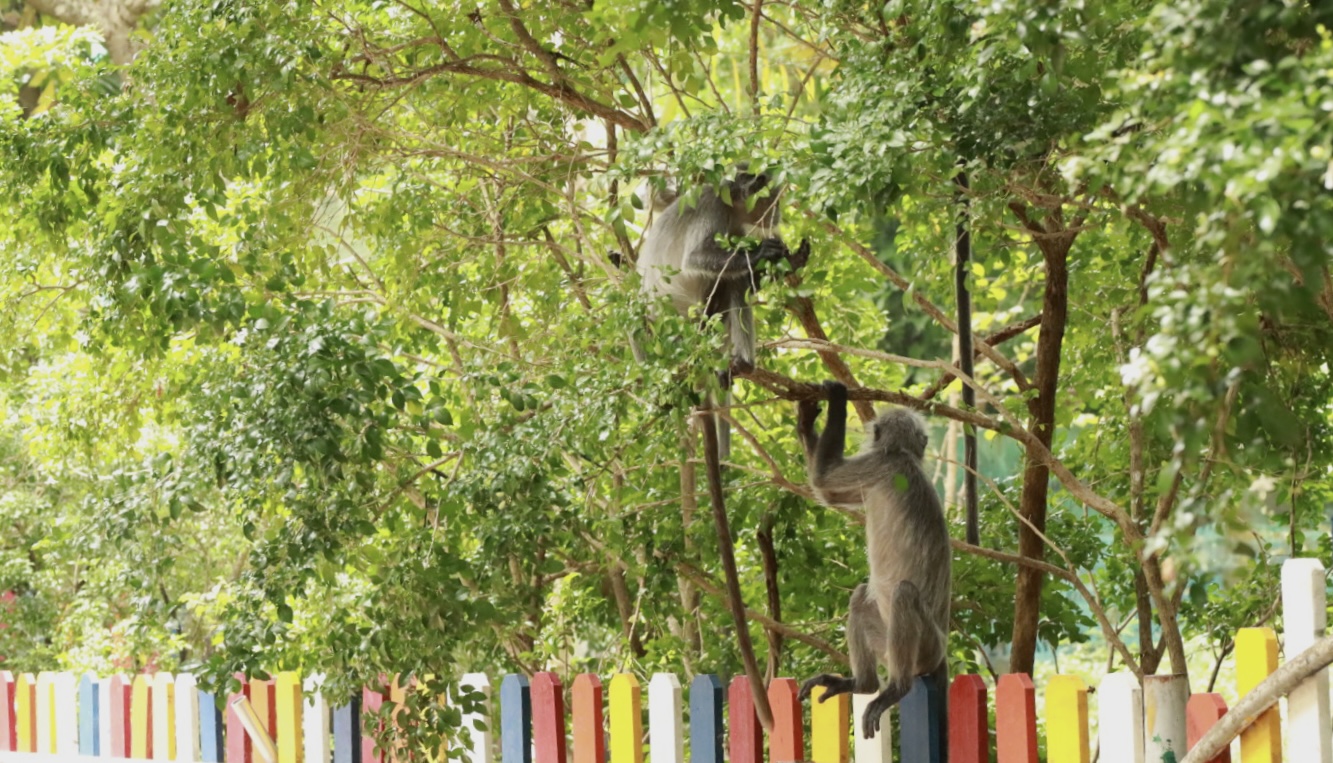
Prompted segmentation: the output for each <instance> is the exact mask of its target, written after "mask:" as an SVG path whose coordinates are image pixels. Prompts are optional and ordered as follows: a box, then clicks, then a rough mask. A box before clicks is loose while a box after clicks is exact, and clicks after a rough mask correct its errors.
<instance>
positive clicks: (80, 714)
mask: <svg viewBox="0 0 1333 763" xmlns="http://www.w3.org/2000/svg"><path fill="white" fill-rule="evenodd" d="M1282 585H1283V610H1284V616H1285V623H1286V649H1287V656H1288V657H1289V658H1290V657H1293V656H1295V655H1296V654H1299V652H1300V651H1301V650H1302V649H1304V648H1305V647H1306V646H1309V645H1310V644H1312V643H1313V642H1314V641H1315V639H1317V638H1319V637H1320V636H1321V635H1323V632H1324V627H1325V582H1324V569H1323V566H1322V565H1320V564H1319V562H1317V561H1315V560H1311V559H1296V560H1291V561H1289V562H1287V564H1286V566H1284V568H1283V571H1282ZM1236 642H1237V646H1236V675H1237V683H1238V687H1237V688H1238V692H1239V693H1240V694H1242V695H1243V694H1244V693H1245V692H1247V691H1249V690H1250V689H1252V688H1253V687H1254V686H1255V685H1257V684H1258V683H1259V682H1260V681H1262V680H1263V679H1264V678H1265V677H1266V676H1268V675H1269V674H1270V673H1272V672H1273V671H1274V670H1275V669H1276V668H1277V640H1276V635H1275V634H1274V633H1273V631H1271V630H1269V629H1267V628H1246V629H1243V630H1242V631H1241V632H1240V633H1239V634H1238V637H1237V640H1236ZM461 683H462V685H464V686H471V687H473V688H474V689H476V690H479V691H480V692H482V693H483V694H484V695H485V696H486V697H487V699H488V703H487V704H488V705H489V700H490V698H491V689H492V687H491V683H490V681H489V680H488V679H487V677H486V676H485V675H482V674H479V673H471V674H467V675H465V676H464V677H463V679H462V682H461ZM797 686H798V684H797V682H796V681H795V680H793V679H790V678H780V679H777V680H775V681H774V682H773V683H772V684H771V685H770V686H769V687H768V699H769V703H770V705H771V706H772V708H773V713H774V728H773V730H772V732H771V733H769V734H768V735H767V738H765V735H764V732H763V729H762V728H761V727H760V724H759V721H758V718H757V716H756V715H755V711H754V701H753V697H752V695H751V694H750V684H749V682H748V681H747V680H746V679H745V678H744V677H737V678H735V679H733V680H732V681H731V683H730V684H729V685H727V686H726V687H725V688H724V686H723V683H722V681H721V680H720V679H719V678H718V677H717V676H713V675H702V676H696V677H695V678H694V679H693V680H692V681H691V682H690V684H689V687H688V702H689V718H690V723H689V725H688V729H687V728H686V724H685V723H684V704H683V703H684V701H685V696H684V695H685V692H684V691H683V689H682V686H681V684H680V681H679V680H678V679H677V677H676V676H675V675H672V674H668V673H659V674H656V675H654V676H653V677H652V678H651V680H649V681H648V685H647V704H648V707H647V711H648V714H647V719H648V735H647V746H646V749H645V745H644V734H643V731H644V728H643V719H644V713H643V710H644V708H643V703H644V691H643V688H644V687H643V686H642V685H641V684H640V682H639V680H638V679H637V678H635V677H634V676H633V675H629V674H619V675H616V676H614V677H612V678H611V679H610V684H609V686H608V687H606V688H605V689H604V687H603V684H602V682H601V680H600V679H599V678H598V677H597V676H595V675H590V674H584V675H580V676H577V677H576V678H575V679H574V680H573V683H572V685H571V686H570V687H569V690H568V691H566V689H565V687H564V686H563V685H562V683H561V681H560V678H559V677H557V676H556V675H555V674H554V673H538V674H536V675H535V676H532V678H531V679H528V678H526V677H524V676H521V675H512V674H511V675H507V676H504V677H503V678H502V679H501V681H500V684H499V690H498V694H499V714H498V716H496V717H498V720H499V722H498V724H497V725H496V727H497V728H498V731H499V744H498V747H499V758H500V761H502V763H644V760H645V753H647V755H648V756H649V757H650V759H651V763H684V761H685V755H686V749H687V745H686V741H687V738H688V750H689V756H690V760H691V761H692V763H724V761H730V763H764V760H765V757H767V760H768V761H769V763H789V762H790V761H806V760H808V761H813V763H849V761H851V760H852V759H854V760H855V761H856V763H889V762H890V761H892V760H893V759H894V755H893V751H894V745H893V740H892V739H891V733H890V728H891V727H890V724H889V723H888V722H887V719H886V722H885V723H884V724H883V725H882V727H881V732H880V734H879V735H878V736H877V737H876V738H874V739H870V740H867V739H864V738H863V737H862V736H861V735H860V733H859V728H860V725H859V723H858V722H857V721H858V719H859V718H860V716H861V714H862V713H863V712H864V708H865V705H866V703H867V702H868V701H869V699H870V697H869V695H854V696H852V697H850V698H849V697H848V696H846V695H843V696H839V697H835V698H832V699H831V700H829V701H828V702H824V703H819V702H811V703H810V719H809V724H808V726H807V724H806V723H805V722H804V717H803V707H802V706H801V704H800V703H799V702H797V700H796V693H797ZM408 690H409V689H404V688H402V687H399V686H397V685H394V686H392V687H391V688H390V689H388V693H389V696H388V699H389V700H390V701H394V702H398V701H401V700H402V699H403V697H404V696H405V695H404V692H405V691H408ZM1186 693H1187V690H1186V687H1185V684H1184V679H1183V677H1172V676H1154V677H1151V678H1150V679H1149V680H1147V681H1145V682H1144V684H1143V685H1142V686H1140V684H1139V682H1138V681H1137V680H1136V679H1135V678H1134V677H1133V676H1132V675H1130V674H1127V673H1117V674H1111V675H1108V676H1106V678H1105V679H1104V680H1103V681H1102V683H1101V686H1100V688H1099V689H1098V691H1097V697H1098V706H1099V718H1098V720H1099V724H1098V728H1099V735H1100V739H1099V743H1100V760H1101V761H1107V762H1114V763H1119V762H1120V761H1126V762H1130V763H1145V761H1146V762H1148V763H1157V762H1158V761H1161V760H1163V759H1164V756H1165V755H1166V754H1167V753H1168V751H1169V753H1170V754H1171V755H1173V756H1174V759H1175V760H1179V759H1180V758H1181V757H1182V756H1183V754H1184V752H1185V751H1186V750H1187V749H1188V748H1189V747H1192V746H1193V745H1194V744H1195V742H1196V741H1197V740H1198V739H1199V737H1201V736H1202V735H1203V733H1204V732H1206V731H1207V730H1208V729H1209V728H1210V727H1211V726H1212V725H1213V724H1214V723H1216V722H1217V721H1218V720H1219V719H1220V718H1221V716H1222V715H1223V714H1224V713H1225V712H1226V703H1225V702H1224V701H1223V700H1222V698H1221V697H1220V696H1219V695H1217V694H1195V695H1193V696H1192V697H1187V696H1186ZM988 695H989V692H988V689H987V685H986V683H985V682H984V681H983V680H982V679H981V678H980V677H978V676H974V675H964V676H958V677H957V678H955V679H954V681H953V683H952V684H951V685H950V686H949V687H948V688H947V691H946V690H945V688H944V687H935V686H933V685H932V684H931V682H930V681H929V679H920V680H918V681H917V683H916V685H915V687H914V688H913V690H912V692H911V693H910V694H909V695H908V696H907V697H906V698H905V699H904V700H903V702H902V703H901V705H900V706H899V707H898V708H897V709H896V710H895V711H894V712H896V713H898V716H899V728H900V733H899V739H898V740H897V742H898V744H897V750H898V759H899V760H900V761H902V763H943V761H942V760H941V757H940V749H939V748H940V741H941V735H940V733H939V729H940V725H941V724H940V722H941V720H942V718H943V716H944V714H945V713H946V712H947V713H948V718H949V723H948V735H949V761H950V763H986V762H987V761H990V760H991V759H992V757H991V754H992V751H994V753H995V760H996V761H998V763H1037V760H1038V748H1039V745H1038V742H1039V736H1038V733H1039V726H1042V725H1044V727H1045V732H1046V760H1047V761H1048V763H1088V761H1089V760H1090V757H1091V756H1090V753H1091V746H1092V740H1091V739H1090V738H1089V733H1088V729H1089V723H1088V720H1089V717H1088V687H1087V686H1086V685H1085V684H1084V683H1083V681H1082V680H1081V679H1079V678H1077V677H1074V676H1056V677H1055V678H1053V679H1052V680H1051V681H1050V683H1049V684H1048V685H1047V686H1046V688H1045V713H1044V715H1045V717H1044V719H1039V718H1038V717H1037V712H1036V687H1035V686H1034V685H1033V682H1032V680H1031V679H1030V678H1029V677H1028V676H1026V675H1022V674H1011V675H1006V676H1003V677H1001V678H1000V680H999V682H998V684H997V685H996V688H995V703H994V718H995V727H994V729H993V731H992V729H991V728H990V726H989V718H990V709H991V708H990V704H989V696H988ZM242 697H244V699H245V701H244V702H242V701H240V699H241V698H242ZM226 699H227V701H226V702H225V703H223V705H224V706H225V711H224V710H220V709H219V703H218V702H216V698H215V697H214V696H213V695H212V694H210V693H208V692H206V691H204V690H203V689H201V688H199V687H198V686H197V685H196V682H195V679H194V678H193V677H192V676H190V675H186V674H182V675H175V676H173V675H171V674H169V673H156V674H153V675H139V676H134V677H132V678H131V677H128V676H124V675H114V676H110V677H106V678H98V677H96V676H93V675H84V676H82V677H77V678H76V677H75V676H74V675H72V674H69V673H41V674H39V675H36V676H33V675H32V674H21V675H18V676H14V675H12V674H10V673H8V672H0V709H2V710H3V711H4V712H3V713H0V760H4V761H10V760H12V761H14V763H75V761H77V760H79V759H81V758H86V757H103V758H108V757H109V758H129V759H135V760H142V761H150V760H151V761H181V762H182V763H211V762H214V761H216V762H217V763H224V762H225V763H397V762H398V761H405V760H407V759H409V758H411V759H414V760H421V759H425V758H429V757H433V756H431V755H425V756H416V755H409V754H407V752H406V751H404V750H394V751H392V752H391V753H390V754H388V755H386V754H385V753H384V752H383V751H381V750H379V749H377V748H376V746H375V741H374V739H373V738H372V737H371V736H369V735H364V734H363V733H362V715H363V714H366V713H374V712H376V711H378V710H379V709H380V708H381V707H382V705H383V703H384V701H385V699H386V696H385V694H383V693H381V692H378V691H372V690H370V689H366V690H363V691H362V692H361V693H360V694H359V695H358V696H356V697H353V698H351V699H350V701H344V702H341V703H339V704H338V705H337V706H336V707H332V708H330V706H329V705H328V703H327V702H326V699H325V697H324V696H323V694H322V692H321V691H320V680H319V678H318V677H310V678H306V679H305V680H304V681H302V680H301V678H300V677H299V676H297V675H296V674H295V673H279V674H277V675H276V676H274V678H273V679H271V680H262V681H261V680H249V681H245V682H243V690H242V691H241V692H239V693H237V694H233V695H231V696H230V697H228V698H226ZM567 699H568V704H569V712H568V714H567V713H566V700H567ZM567 715H568V725H567V717H566V716H567ZM724 717H725V719H726V721H725V723H724V720H723V719H724ZM1287 717H1288V727H1287V729H1286V734H1287V735H1288V740H1287V748H1288V750H1289V751H1291V752H1292V755H1293V757H1292V760H1295V761H1302V762H1304V761H1314V762H1316V763H1333V751H1331V750H1330V741H1331V737H1330V721H1329V686H1328V676H1327V671H1321V672H1320V674H1319V675H1317V676H1315V677H1313V678H1311V679H1309V680H1308V681H1307V682H1306V683H1305V684H1303V685H1302V686H1301V687H1300V688H1299V689H1298V690H1296V691H1294V692H1292V694H1291V695H1290V696H1289V697H1288V698H1287ZM481 720H483V719H481V718H479V717H468V718H465V719H464V726H465V727H467V728H471V729H473V731H472V737H471V747H470V748H469V749H468V751H467V759H468V763H492V761H493V760H494V755H495V749H494V748H495V747H496V745H495V744H494V739H493V737H492V732H491V731H490V728H491V727H490V726H489V725H487V724H486V723H479V722H478V721H481ZM247 723H249V724H250V725H251V729H252V730H250V731H247V729H246V724H247ZM255 728H258V729H262V731H255V730H254V729H255ZM807 728H808V729H809V744H808V745H807V744H806V739H805V731H806V729H807ZM853 729H856V730H858V733H855V734H853V733H852V730H853ZM687 734H688V737H687V736H686V735H687ZM1282 734H1283V730H1282V729H1281V728H1280V722H1279V715H1278V711H1277V708H1273V709H1271V710H1269V711H1267V712H1265V713H1264V714H1262V715H1261V716H1260V717H1259V718H1257V719H1256V720H1255V721H1254V722H1253V723H1252V724H1251V725H1250V726H1249V727H1248V729H1247V730H1246V731H1245V732H1244V733H1243V734H1242V736H1241V741H1240V749H1241V760H1240V763H1277V761H1279V760H1281V755H1282V749H1283V744H1282ZM270 744H271V746H270ZM386 759H387V760H386ZM1165 759H1172V758H1165ZM1214 760H1216V761H1227V762H1228V763H1229V761H1230V756H1229V753H1226V752H1224V753H1223V754H1221V755H1220V756H1219V757H1218V758H1215V759H1214Z"/></svg>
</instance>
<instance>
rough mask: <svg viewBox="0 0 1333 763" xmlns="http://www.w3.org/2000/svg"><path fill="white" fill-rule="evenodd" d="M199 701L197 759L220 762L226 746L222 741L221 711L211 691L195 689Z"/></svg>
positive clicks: (207, 762)
mask: <svg viewBox="0 0 1333 763" xmlns="http://www.w3.org/2000/svg"><path fill="white" fill-rule="evenodd" d="M195 691H196V692H198V695H197V696H198V703H199V760H201V761H203V763H222V759H223V758H224V757H226V751H227V748H226V746H224V745H223V743H222V711H221V710H219V709H218V701H217V697H215V696H213V692H211V691H204V690H203V689H195Z"/></svg>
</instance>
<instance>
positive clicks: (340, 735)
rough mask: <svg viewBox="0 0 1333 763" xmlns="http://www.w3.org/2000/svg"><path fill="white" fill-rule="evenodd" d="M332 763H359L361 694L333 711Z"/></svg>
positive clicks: (357, 694) (354, 695) (358, 693)
mask: <svg viewBox="0 0 1333 763" xmlns="http://www.w3.org/2000/svg"><path fill="white" fill-rule="evenodd" d="M333 763H361V692H357V693H356V694H353V695H352V698H351V700H350V701H349V702H348V703H347V704H345V705H342V706H341V707H335V708H334V709H333Z"/></svg>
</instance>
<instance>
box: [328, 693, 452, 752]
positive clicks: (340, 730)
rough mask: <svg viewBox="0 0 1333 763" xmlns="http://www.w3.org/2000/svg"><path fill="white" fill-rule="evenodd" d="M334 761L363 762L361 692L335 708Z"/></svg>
mask: <svg viewBox="0 0 1333 763" xmlns="http://www.w3.org/2000/svg"><path fill="white" fill-rule="evenodd" d="M464 722H466V719H464ZM333 763H361V694H360V692H358V693H356V694H353V695H352V696H351V697H349V698H348V699H347V703H346V704H344V705H339V706H338V707H336V708H334V709H333ZM473 763H477V762H476V761H474V762H473Z"/></svg>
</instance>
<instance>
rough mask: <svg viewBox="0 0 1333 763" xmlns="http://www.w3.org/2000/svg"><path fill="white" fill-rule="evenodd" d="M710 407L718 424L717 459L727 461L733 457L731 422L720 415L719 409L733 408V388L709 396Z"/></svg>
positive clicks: (725, 388) (726, 388)
mask: <svg viewBox="0 0 1333 763" xmlns="http://www.w3.org/2000/svg"><path fill="white" fill-rule="evenodd" d="M708 407H709V408H711V409H712V410H713V420H714V421H715V422H717V457H718V458H719V459H722V460H726V459H727V458H728V457H730V456H731V422H730V421H727V417H725V416H723V415H722V414H720V413H718V412H717V411H718V409H719V408H730V407H731V388H730V386H728V387H724V388H723V389H722V391H721V392H719V393H717V394H716V395H714V394H711V393H710V394H709V395H708Z"/></svg>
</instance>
